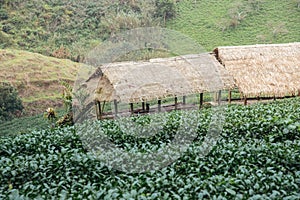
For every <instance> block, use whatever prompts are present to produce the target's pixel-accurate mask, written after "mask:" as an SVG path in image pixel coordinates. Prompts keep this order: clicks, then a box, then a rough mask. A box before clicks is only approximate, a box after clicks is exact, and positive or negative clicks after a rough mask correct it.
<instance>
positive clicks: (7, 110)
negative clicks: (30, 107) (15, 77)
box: [0, 82, 24, 121]
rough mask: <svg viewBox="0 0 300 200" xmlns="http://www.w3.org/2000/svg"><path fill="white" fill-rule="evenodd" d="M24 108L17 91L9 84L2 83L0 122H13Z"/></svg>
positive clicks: (0, 91)
mask: <svg viewBox="0 0 300 200" xmlns="http://www.w3.org/2000/svg"><path fill="white" fill-rule="evenodd" d="M23 108H24V107H23V105H22V101H21V99H20V98H19V96H18V92H17V90H16V89H15V88H14V87H13V86H12V85H10V84H9V83H5V82H0V121H4V120H11V119H12V118H13V117H14V116H15V115H16V113H17V112H20V111H22V110H23Z"/></svg>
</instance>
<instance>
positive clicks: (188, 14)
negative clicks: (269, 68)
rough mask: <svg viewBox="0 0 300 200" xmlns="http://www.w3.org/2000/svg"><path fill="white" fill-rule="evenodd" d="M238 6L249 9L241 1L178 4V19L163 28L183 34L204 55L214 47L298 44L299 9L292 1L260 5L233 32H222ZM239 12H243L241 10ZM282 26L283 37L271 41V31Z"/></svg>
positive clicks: (266, 2)
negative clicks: (200, 48)
mask: <svg viewBox="0 0 300 200" xmlns="http://www.w3.org/2000/svg"><path fill="white" fill-rule="evenodd" d="M195 2H196V3H195ZM240 2H243V6H244V7H247V6H249V5H248V4H247V1H241V0H225V1H210V0H201V1H200V0H199V1H194V0H184V1H180V3H179V4H178V15H177V17H176V18H175V19H174V20H172V21H169V22H168V24H167V27H168V28H170V29H174V30H177V31H179V32H181V33H183V34H186V35H187V36H189V37H191V38H192V39H194V40H195V41H196V42H198V43H199V44H200V45H202V46H203V47H204V48H205V49H206V50H207V51H212V50H213V49H214V48H216V47H218V46H234V45H249V44H258V43H287V42H297V41H300V34H299V33H300V23H299V21H300V9H299V8H297V6H296V2H295V1H293V0H289V1H276V0H268V1H266V0H265V1H262V3H261V4H260V9H259V10H257V11H255V10H253V9H252V10H251V11H250V12H248V13H247V16H246V17H245V18H244V19H243V20H242V21H241V22H240V24H239V25H237V27H236V28H228V29H227V30H225V31H222V30H221V28H220V26H221V25H224V24H226V23H227V22H228V21H229V20H230V16H229V12H230V10H232V9H233V8H236V7H237V5H238V4H239V3H240ZM243 6H241V7H243ZM241 10H242V11H244V12H245V8H241ZM222 22H223V23H222ZM282 24H283V28H282V30H283V29H286V30H287V33H282V34H278V35H277V36H276V37H275V36H274V34H273V33H272V31H273V30H274V28H276V27H277V28H278V27H279V26H280V25H282Z"/></svg>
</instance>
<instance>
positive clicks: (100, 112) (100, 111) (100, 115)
mask: <svg viewBox="0 0 300 200" xmlns="http://www.w3.org/2000/svg"><path fill="white" fill-rule="evenodd" d="M97 104H98V105H97V106H98V112H99V118H98V119H102V110H101V103H100V101H97Z"/></svg>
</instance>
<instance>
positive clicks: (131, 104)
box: [130, 103, 134, 115]
mask: <svg viewBox="0 0 300 200" xmlns="http://www.w3.org/2000/svg"><path fill="white" fill-rule="evenodd" d="M130 113H131V114H132V115H133V113H134V112H133V103H130Z"/></svg>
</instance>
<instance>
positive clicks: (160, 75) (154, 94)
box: [87, 53, 234, 103]
mask: <svg viewBox="0 0 300 200" xmlns="http://www.w3.org/2000/svg"><path fill="white" fill-rule="evenodd" d="M100 70H101V73H98V75H95V74H94V75H92V76H91V77H90V78H89V80H88V81H87V85H90V84H94V83H95V81H98V87H97V88H96V90H95V97H94V99H97V100H99V101H101V102H103V101H106V102H110V101H113V100H114V99H116V100H118V101H121V102H126V103H134V102H141V101H150V100H154V99H163V98H166V97H172V96H183V95H188V94H196V93H201V92H207V91H217V90H220V89H226V88H232V87H233V86H234V83H233V78H232V77H231V76H230V75H229V74H228V73H227V71H226V70H225V69H224V67H223V66H222V65H220V63H219V62H218V61H217V60H216V59H215V57H214V56H212V55H210V54H207V53H205V54H197V55H186V56H178V57H173V58H160V59H151V60H149V61H139V62H118V63H111V64H108V65H104V66H101V67H100ZM98 71H99V69H98Z"/></svg>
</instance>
